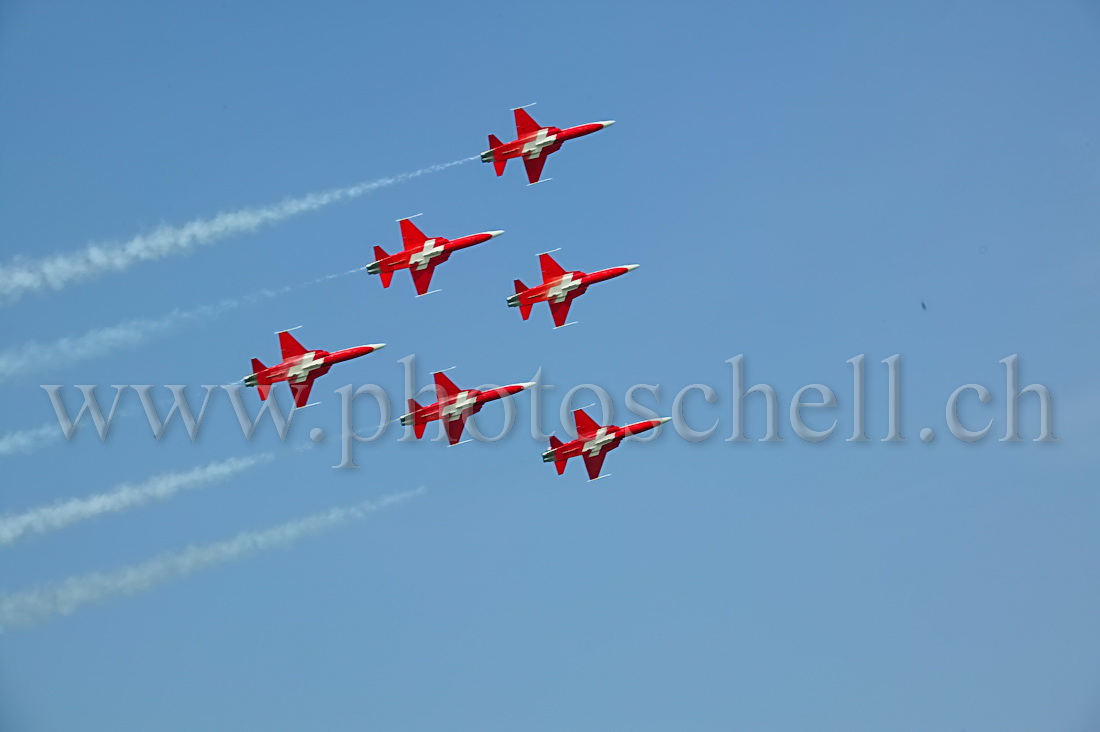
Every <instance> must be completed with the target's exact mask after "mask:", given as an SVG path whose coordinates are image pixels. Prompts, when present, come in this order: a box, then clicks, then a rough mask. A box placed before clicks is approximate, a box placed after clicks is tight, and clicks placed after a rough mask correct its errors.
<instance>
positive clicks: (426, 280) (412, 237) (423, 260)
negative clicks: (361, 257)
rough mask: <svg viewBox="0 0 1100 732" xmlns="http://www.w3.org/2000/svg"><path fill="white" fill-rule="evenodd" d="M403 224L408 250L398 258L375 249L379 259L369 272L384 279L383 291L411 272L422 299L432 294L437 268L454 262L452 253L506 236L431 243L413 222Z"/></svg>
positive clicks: (486, 235)
mask: <svg viewBox="0 0 1100 732" xmlns="http://www.w3.org/2000/svg"><path fill="white" fill-rule="evenodd" d="M417 215H419V214H417ZM400 224H401V239H402V240H403V241H404V244H405V248H404V249H403V250H402V251H400V252H397V253H396V254H386V250H385V249H383V248H382V247H375V248H374V256H375V257H377V259H376V260H375V261H373V262H371V263H370V264H368V265H367V272H368V273H369V274H376V275H380V276H381V278H382V287H389V286H390V280H392V279H393V273H394V272H396V271H397V270H399V269H407V270H409V272H411V273H412V278H413V284H414V285H416V293H417V295H418V296H419V295H426V294H428V288H429V287H430V286H431V284H432V272H434V271H435V268H436V266H438V265H440V264H442V263H443V262H446V261H447V260H448V259H449V258H450V256H451V252H457V251H458V250H459V249H465V248H467V247H472V246H474V245H475V244H481V243H482V242H486V241H489V240H490V239H492V238H493V237H496V236H500V235H501V234H503V233H504V232H503V231H486V232H485V233H483V234H471V235H470V236H464V237H462V238H461V239H449V240H448V239H443V238H439V237H437V238H434V239H429V238H428V237H426V236H424V232H422V231H421V230H420V229H418V228H416V225H415V224H414V223H413V222H412V221H409V219H401V221H400Z"/></svg>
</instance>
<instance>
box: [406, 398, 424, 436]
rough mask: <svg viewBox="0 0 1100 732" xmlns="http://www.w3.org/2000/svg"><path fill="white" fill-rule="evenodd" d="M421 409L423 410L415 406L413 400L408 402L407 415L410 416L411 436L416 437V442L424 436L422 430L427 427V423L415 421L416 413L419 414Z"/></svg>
mask: <svg viewBox="0 0 1100 732" xmlns="http://www.w3.org/2000/svg"><path fill="white" fill-rule="evenodd" d="M421 409H423V407H421V406H420V405H419V404H417V403H416V400H415V399H410V400H409V414H410V415H412V420H413V434H414V435H416V439H418V440H419V439H420V438H421V437H423V436H424V429H425V428H426V427H427V426H428V423H427V422H417V421H416V413H417V412H419V411H420V410H421Z"/></svg>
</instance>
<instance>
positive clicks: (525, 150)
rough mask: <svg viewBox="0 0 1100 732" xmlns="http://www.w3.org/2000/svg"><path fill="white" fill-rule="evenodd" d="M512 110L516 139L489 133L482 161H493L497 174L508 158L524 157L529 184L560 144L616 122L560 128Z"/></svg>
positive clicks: (521, 110) (540, 174) (609, 121)
mask: <svg viewBox="0 0 1100 732" xmlns="http://www.w3.org/2000/svg"><path fill="white" fill-rule="evenodd" d="M512 112H513V113H514V114H515V117H516V139H514V140H512V141H511V142H501V141H500V140H499V139H497V136H496V135H489V149H488V150H486V151H485V152H483V153H481V162H483V163H492V164H493V168H494V169H495V170H496V173H497V175H498V176H500V175H504V166H505V165H507V163H508V161H509V160H511V159H512V158H523V165H524V167H525V168H527V180H528V182H529V183H531V184H534V183H538V182H539V179H540V178H541V176H542V167H543V166H544V165H546V158H547V156H549V155H550V153H553V152H557V150H558V149H560V148H561V146H562V143H564V142H566V141H567V140H572V139H574V138H577V137H583V136H585V135H590V134H592V133H593V132H599V131H600V130H602V129H604V128H606V127H610V126H611V125H613V124H615V120H608V121H606V122H593V123H591V124H587V125H577V126H576V127H568V128H566V129H564V130H563V129H559V128H557V127H543V126H542V125H540V124H539V123H538V122H536V121H535V120H533V119H532V118H531V115H529V114H527V112H526V111H525V110H524V109H522V108H519V109H513V110H512Z"/></svg>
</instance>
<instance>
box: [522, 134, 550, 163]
mask: <svg viewBox="0 0 1100 732" xmlns="http://www.w3.org/2000/svg"><path fill="white" fill-rule="evenodd" d="M557 139H558V136H557V135H551V134H549V133H547V131H546V130H539V131H538V132H536V133H535V137H534V139H532V140H529V141H527V142H525V143H523V154H524V156H526V158H527V159H528V160H534V159H535V158H537V157H538V156H539V155H542V151H543V150H544V149H545V148H548V147H550V146H551V145H553V144H554V143H555V142H556V141H557Z"/></svg>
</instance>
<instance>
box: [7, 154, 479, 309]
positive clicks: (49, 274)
mask: <svg viewBox="0 0 1100 732" xmlns="http://www.w3.org/2000/svg"><path fill="white" fill-rule="evenodd" d="M475 159H476V158H464V159H462V160H455V161H454V162H450V163H443V164H441V165H432V166H429V167H427V168H421V169H420V170H414V171H413V172H411V173H401V174H400V175H394V176H390V177H388V178H379V179H378V180H372V181H368V182H366V183H360V184H358V185H354V186H349V187H347V188H336V189H333V190H330V191H325V192H322V193H311V194H308V195H305V196H301V197H299V198H288V199H286V200H284V201H282V202H280V203H277V204H274V205H271V206H261V207H258V208H245V209H241V210H239V211H231V212H228V213H220V214H218V215H216V216H214V217H213V218H208V219H195V220H193V221H189V222H187V223H186V224H183V225H182V226H168V225H164V226H161V227H159V228H157V229H155V230H154V231H152V232H151V233H149V234H139V235H138V236H135V237H134V238H133V239H130V240H129V241H126V242H122V243H109V244H96V243H93V244H89V245H88V246H87V247H86V248H85V249H84V250H82V251H74V252H68V253H65V254H55V255H53V256H50V257H45V258H43V259H25V258H17V259H15V260H14V261H12V262H11V263H10V264H7V265H3V266H0V302H13V301H15V300H18V299H19V298H21V297H23V296H24V295H26V294H27V293H29V292H36V291H38V290H44V289H47V288H52V289H54V290H60V289H62V288H64V287H67V286H68V285H70V284H72V283H74V282H79V281H81V280H86V279H90V278H92V277H96V276H99V275H102V274H105V273H107V272H120V271H122V270H125V269H129V268H130V267H131V266H133V265H134V264H135V263H137V262H141V261H146V260H153V259H162V258H164V257H167V256H170V255H173V254H181V253H183V252H187V251H190V250H192V249H194V248H195V247H198V246H203V245H207V244H213V243H214V242H216V241H219V240H220V239H224V238H225V237H227V236H230V235H232V234H238V233H243V232H248V231H254V230H256V229H257V228H259V227H261V226H263V225H265V224H273V223H276V222H279V221H282V220H284V219H288V218H290V217H292V216H297V215H298V214H302V213H306V212H309V211H316V210H317V209H319V208H323V207H325V206H329V205H331V204H334V203H337V202H338V201H346V200H349V199H352V198H358V197H359V196H363V195H366V194H367V193H370V192H372V191H376V190H378V189H379V188H387V187H389V186H392V185H395V184H397V183H401V182H403V181H406V180H410V179H412V178H417V177H419V176H422V175H427V174H428V173H435V172H438V171H440V170H445V169H447V168H450V167H452V166H455V165H461V164H462V163H466V162H469V161H471V160H475Z"/></svg>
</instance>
